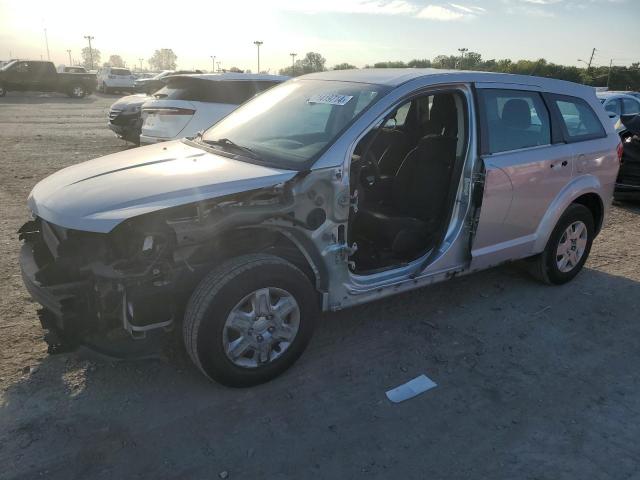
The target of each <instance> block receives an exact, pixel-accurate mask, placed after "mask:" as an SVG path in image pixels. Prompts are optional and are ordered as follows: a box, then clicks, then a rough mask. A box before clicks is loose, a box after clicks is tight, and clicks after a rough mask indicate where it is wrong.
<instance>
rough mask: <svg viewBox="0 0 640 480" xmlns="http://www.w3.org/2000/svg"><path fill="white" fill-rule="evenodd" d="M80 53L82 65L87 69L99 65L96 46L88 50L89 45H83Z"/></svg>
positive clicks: (98, 51) (98, 52) (98, 54)
mask: <svg viewBox="0 0 640 480" xmlns="http://www.w3.org/2000/svg"><path fill="white" fill-rule="evenodd" d="M80 55H82V66H83V67H84V68H86V69H87V70H91V69H92V68H95V67H97V66H98V65H100V50H98V49H97V48H92V49H91V51H89V47H84V48H83V49H82V51H81V52H80ZM92 59H93V64H92Z"/></svg>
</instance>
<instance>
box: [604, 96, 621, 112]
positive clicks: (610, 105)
mask: <svg viewBox="0 0 640 480" xmlns="http://www.w3.org/2000/svg"><path fill="white" fill-rule="evenodd" d="M604 109H605V110H606V111H607V112H611V113H615V114H616V115H620V114H621V113H622V109H621V108H620V101H619V100H618V99H617V98H614V99H612V100H608V101H607V102H606V103H605V105H604Z"/></svg>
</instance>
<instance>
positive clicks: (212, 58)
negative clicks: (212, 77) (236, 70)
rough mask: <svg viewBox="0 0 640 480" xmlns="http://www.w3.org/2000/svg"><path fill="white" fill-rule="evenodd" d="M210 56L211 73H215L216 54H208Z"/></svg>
mask: <svg viewBox="0 0 640 480" xmlns="http://www.w3.org/2000/svg"><path fill="white" fill-rule="evenodd" d="M210 57H211V73H215V72H216V56H215V55H210Z"/></svg>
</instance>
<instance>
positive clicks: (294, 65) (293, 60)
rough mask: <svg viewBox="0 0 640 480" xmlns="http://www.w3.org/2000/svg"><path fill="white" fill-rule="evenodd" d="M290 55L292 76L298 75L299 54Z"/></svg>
mask: <svg viewBox="0 0 640 480" xmlns="http://www.w3.org/2000/svg"><path fill="white" fill-rule="evenodd" d="M289 55H291V74H292V75H293V74H294V73H296V56H297V55H298V54H297V53H293V52H291V53H290V54H289Z"/></svg>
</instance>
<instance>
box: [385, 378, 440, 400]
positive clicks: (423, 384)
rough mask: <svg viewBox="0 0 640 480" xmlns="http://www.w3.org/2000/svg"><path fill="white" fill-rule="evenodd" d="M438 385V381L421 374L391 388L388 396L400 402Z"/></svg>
mask: <svg viewBox="0 0 640 480" xmlns="http://www.w3.org/2000/svg"><path fill="white" fill-rule="evenodd" d="M437 386H438V385H437V384H436V382H434V381H433V380H431V379H430V378H429V377H427V376H426V375H420V376H419V377H416V378H414V379H413V380H411V381H409V382H407V383H404V384H402V385H400V386H398V387H396V388H393V389H391V390H389V391H388V392H387V398H388V399H389V400H391V401H392V402H393V403H400V402H403V401H405V400H409V399H410V398H413V397H415V396H416V395H420V394H421V393H423V392H426V391H427V390H430V389H432V388H433V387H437Z"/></svg>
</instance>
